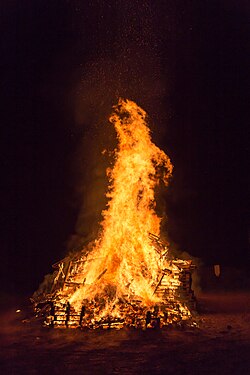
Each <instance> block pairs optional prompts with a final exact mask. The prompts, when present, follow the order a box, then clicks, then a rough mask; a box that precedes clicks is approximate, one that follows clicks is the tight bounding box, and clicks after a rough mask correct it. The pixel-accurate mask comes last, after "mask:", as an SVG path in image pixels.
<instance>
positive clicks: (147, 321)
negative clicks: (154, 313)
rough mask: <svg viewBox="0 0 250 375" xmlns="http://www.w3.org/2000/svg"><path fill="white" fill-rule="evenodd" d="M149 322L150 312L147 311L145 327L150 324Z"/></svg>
mask: <svg viewBox="0 0 250 375" xmlns="http://www.w3.org/2000/svg"><path fill="white" fill-rule="evenodd" d="M150 322H151V312H150V311H147V314H146V327H147V326H148V325H149V324H150Z"/></svg>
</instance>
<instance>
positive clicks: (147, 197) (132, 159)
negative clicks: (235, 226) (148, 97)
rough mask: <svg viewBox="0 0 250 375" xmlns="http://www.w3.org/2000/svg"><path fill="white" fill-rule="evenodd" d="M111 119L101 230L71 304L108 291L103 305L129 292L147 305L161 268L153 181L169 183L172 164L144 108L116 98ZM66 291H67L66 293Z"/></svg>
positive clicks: (150, 301) (154, 184)
mask: <svg viewBox="0 0 250 375" xmlns="http://www.w3.org/2000/svg"><path fill="white" fill-rule="evenodd" d="M110 122H111V123H112V124H113V125H114V127H115V130H116V132H117V138H118V147H117V149H116V150H115V163H114V167H113V169H112V170H111V169H109V170H108V171H107V173H108V177H109V181H110V185H109V189H108V193H107V197H108V198H109V202H108V205H107V209H106V210H105V211H103V218H104V219H103V222H102V227H103V231H102V235H101V238H100V239H99V240H98V241H96V243H95V245H94V248H93V250H92V251H91V254H90V255H89V259H88V261H86V262H85V263H84V266H83V267H84V268H83V270H82V272H81V274H80V275H79V274H78V276H77V278H78V279H77V281H78V282H81V283H82V286H81V287H80V288H79V289H78V290H77V291H75V292H74V293H73V294H72V296H71V297H70V300H69V301H70V303H71V304H72V305H73V306H76V307H77V306H80V305H81V304H82V301H83V300H84V299H88V300H91V299H93V298H96V296H102V295H103V296H106V297H105V298H106V305H108V303H109V301H110V300H112V301H115V300H117V299H118V298H123V297H124V296H128V297H129V296H133V298H136V297H137V298H138V297H139V299H140V300H141V301H143V304H144V305H146V306H150V305H152V304H153V303H155V302H157V298H158V297H157V296H156V295H154V289H155V284H156V282H157V280H158V278H159V273H160V270H161V269H162V264H161V262H162V260H161V259H160V257H159V254H158V253H157V252H156V250H155V248H154V246H153V244H152V241H151V240H150V236H149V235H150V233H154V234H155V235H159V233H160V223H161V218H159V217H158V216H157V214H156V212H155V187H156V185H157V184H159V181H160V179H162V180H163V181H164V183H165V184H167V183H168V180H169V177H170V176H171V173H172V169H173V166H172V164H171V162H170V159H169V157H168V156H167V155H166V154H165V153H164V152H163V151H162V150H160V149H159V148H158V147H157V146H156V145H155V144H154V143H153V142H152V139H151V136H150V130H149V128H148V126H147V122H146V112H145V111H144V110H143V109H141V108H140V107H139V106H138V105H136V103H134V102H132V101H130V100H122V99H120V100H119V103H118V105H117V106H115V107H114V112H113V114H112V115H111V117H110ZM68 297H69V296H68Z"/></svg>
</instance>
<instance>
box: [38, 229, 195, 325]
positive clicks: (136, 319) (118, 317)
mask: <svg viewBox="0 0 250 375" xmlns="http://www.w3.org/2000/svg"><path fill="white" fill-rule="evenodd" d="M150 239H151V241H152V244H153V246H154V248H155V250H156V252H157V253H158V254H159V257H160V258H161V259H162V260H163V264H164V259H166V267H165V268H163V269H162V270H161V273H160V274H159V277H158V279H157V281H156V283H155V288H154V295H155V296H156V297H158V300H159V301H160V302H159V303H157V304H155V305H154V306H152V307H151V308H150V309H149V308H148V306H145V304H143V302H142V300H140V296H135V295H134V296H132V297H131V294H130V295H124V296H122V297H121V298H115V299H112V298H113V295H114V293H115V292H114V291H112V290H107V294H106V296H105V297H104V296H96V297H95V298H94V299H92V300H88V299H84V300H83V301H82V305H81V307H80V308H78V309H75V307H74V306H73V305H72V304H70V302H69V300H67V298H65V296H71V295H72V294H73V293H74V292H75V291H76V290H77V289H78V288H79V287H82V286H83V285H84V283H85V279H84V274H83V270H84V264H85V262H91V257H90V255H91V254H88V253H86V252H85V253H83V252H77V253H76V254H75V255H74V256H71V257H67V258H65V259H62V260H60V261H59V262H57V263H56V264H54V265H53V268H54V269H55V272H54V279H53V283H52V285H51V289H50V290H49V291H46V293H41V294H40V295H36V296H35V297H33V299H32V302H33V306H34V310H35V313H36V315H37V316H40V317H41V316H42V317H43V321H44V325H45V326H50V327H55V328H82V329H84V328H88V329H97V328H102V329H107V328H123V327H134V328H157V327H163V326H182V325H188V326H195V325H196V322H195V320H194V318H193V316H194V314H193V312H195V311H196V299H195V296H194V292H193V290H192V272H193V270H194V269H195V266H194V264H193V263H192V261H191V260H180V259H169V257H168V248H167V246H166V245H165V244H164V243H163V242H162V241H161V240H160V238H159V237H157V236H155V235H153V234H150ZM105 272H106V269H104V270H103V272H102V273H101V274H100V276H99V278H101V277H102V276H103V275H104V274H105ZM170 274H171V278H169V275H170ZM169 280H171V282H170V281H169ZM107 300H109V309H108V310H107V309H106V304H107ZM105 309H106V310H105ZM103 310H105V314H103V313H102V312H103ZM114 311H119V314H115V313H114Z"/></svg>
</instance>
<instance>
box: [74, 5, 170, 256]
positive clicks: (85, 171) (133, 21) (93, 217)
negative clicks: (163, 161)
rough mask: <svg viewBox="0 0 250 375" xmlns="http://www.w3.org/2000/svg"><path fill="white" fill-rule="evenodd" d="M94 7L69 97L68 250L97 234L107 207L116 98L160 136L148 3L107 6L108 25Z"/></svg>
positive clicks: (159, 91) (157, 66) (159, 80)
mask: <svg viewBox="0 0 250 375" xmlns="http://www.w3.org/2000/svg"><path fill="white" fill-rule="evenodd" d="M99 5H100V7H99V8H98V12H97V10H96V12H97V13H96V14H97V19H96V20H95V22H96V25H97V31H96V34H95V35H94V40H95V43H96V48H95V51H94V52H95V53H94V54H93V55H94V56H92V57H90V58H89V59H88V61H86V62H85V63H84V64H83V65H82V68H81V80H80V82H79V83H78V84H77V86H76V87H74V88H73V89H72V93H71V103H72V107H73V111H74V129H73V133H74V134H75V135H76V136H77V137H78V141H77V147H76V151H75V154H74V155H73V158H72V176H73V178H72V184H73V186H72V189H73V190H74V192H75V195H74V197H75V199H74V205H75V208H76V207H77V210H78V212H79V214H78V217H77V221H76V226H75V233H73V234H72V236H71V237H70V239H69V242H68V248H69V249H72V248H74V247H77V246H79V245H80V244H83V243H87V242H88V241H91V240H93V239H94V238H95V237H96V235H97V234H98V231H99V229H100V227H99V223H100V221H101V220H102V217H101V212H102V210H103V209H105V205H106V203H107V202H106V198H105V192H106V190H107V178H106V172H105V171H106V168H107V167H108V166H109V165H110V162H111V163H112V157H110V153H109V152H107V153H105V154H103V153H102V151H103V150H108V151H110V150H113V149H114V148H115V147H116V135H115V132H114V129H113V128H112V125H111V124H110V123H109V121H108V117H109V115H110V113H111V111H112V106H113V105H115V104H116V103H117V101H118V98H119V97H122V98H129V99H131V100H134V101H135V102H137V104H139V105H140V106H142V107H143V108H144V109H145V110H146V111H147V113H149V114H150V118H151V119H152V122H153V124H152V126H151V129H152V130H153V131H154V130H155V129H156V128H157V133H159V134H160V135H163V134H164V131H165V127H164V126H161V127H160V128H159V123H161V121H162V114H164V108H163V107H164V105H163V98H164V97H165V96H166V89H165V88H166V84H165V81H164V79H165V78H164V77H163V74H162V69H161V59H160V56H159V52H158V46H157V43H158V34H157V25H156V20H155V15H154V10H153V9H152V5H151V2H149V1H144V2H143V3H141V2H139V1H133V2H132V1H127V2H123V1H115V2H113V3H112V7H113V11H114V15H115V17H114V18H113V19H110V18H109V24H107V20H106V21H105V22H103V21H102V20H103V18H105V17H106V16H107V11H108V10H107V9H106V7H105V6H104V4H103V3H102V2H101V3H100V4H99ZM92 11H93V9H92ZM100 41H101V42H100ZM159 114H160V115H159ZM161 125H162V123H161Z"/></svg>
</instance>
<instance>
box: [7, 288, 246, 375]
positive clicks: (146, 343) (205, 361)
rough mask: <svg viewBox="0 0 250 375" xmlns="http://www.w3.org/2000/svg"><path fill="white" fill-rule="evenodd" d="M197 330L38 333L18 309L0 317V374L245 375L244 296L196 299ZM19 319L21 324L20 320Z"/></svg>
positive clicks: (47, 330)
mask: <svg viewBox="0 0 250 375" xmlns="http://www.w3.org/2000/svg"><path fill="white" fill-rule="evenodd" d="M198 302H199V309H200V315H199V320H200V327H199V328H198V329H185V330H176V329H175V330H174V329H163V330H159V331H154V330H146V331H137V330H127V329H123V330H110V331H102V332H101V331H88V332H82V331H78V330H70V329H69V330H66V329H63V330H62V329H50V328H42V327H41V325H40V324H39V322H37V321H25V318H26V316H27V312H26V311H25V309H24V310H22V311H21V312H16V310H17V309H18V307H19V306H18V305H16V306H14V304H12V307H10V308H8V309H7V308H6V309H5V311H4V312H2V314H1V315H2V316H1V325H2V328H1V333H0V335H1V347H2V349H1V353H0V357H1V365H0V372H1V374H18V375H19V374H62V375H65V374H91V375H92V374H126V375H135V374H143V375H150V374H155V375H157V374H175V375H178V374H192V375H193V374H237V375H239V374H244V375H245V374H248V373H249V372H250V325H249V321H250V293H246V292H234V293H232V292H231V293H227V294H226V293H222V292H217V293H207V294H200V295H198ZM23 320H24V321H23Z"/></svg>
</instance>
